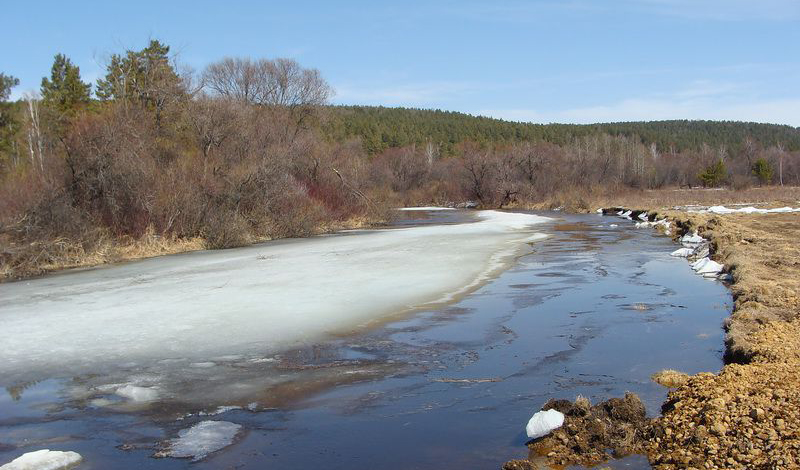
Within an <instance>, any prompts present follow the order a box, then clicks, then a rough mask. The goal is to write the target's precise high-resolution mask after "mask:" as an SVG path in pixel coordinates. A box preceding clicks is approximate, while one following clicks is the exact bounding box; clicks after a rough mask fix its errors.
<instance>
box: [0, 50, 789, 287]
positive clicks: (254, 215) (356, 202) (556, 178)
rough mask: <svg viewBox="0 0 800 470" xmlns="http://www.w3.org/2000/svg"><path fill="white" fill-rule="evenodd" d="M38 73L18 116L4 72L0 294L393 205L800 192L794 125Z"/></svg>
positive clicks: (230, 64) (230, 70)
mask: <svg viewBox="0 0 800 470" xmlns="http://www.w3.org/2000/svg"><path fill="white" fill-rule="evenodd" d="M43 74H44V75H45V76H44V77H43V78H42V82H41V87H40V90H39V92H37V93H26V94H25V95H24V97H23V98H22V99H20V100H16V101H11V100H10V99H9V97H10V95H11V90H12V89H13V88H14V87H15V86H17V85H18V80H17V79H15V78H14V77H13V73H12V71H2V73H0V279H2V278H11V277H16V276H24V275H30V274H35V273H38V272H43V271H46V270H48V269H57V268H59V267H64V266H75V265H81V264H87V263H88V264H96V263H99V262H104V261H108V260H113V259H116V258H115V257H118V253H119V247H120V246H140V245H141V244H142V243H144V244H145V245H146V247H150V246H158V247H163V246H165V245H169V244H170V243H174V244H180V243H184V242H185V241H187V240H195V241H199V243H200V244H201V245H202V246H204V247H207V248H222V247H230V246H237V245H242V244H247V243H251V242H254V241H259V240H265V239H269V238H276V237H289V236H305V235H309V234H313V233H319V232H321V231H325V230H332V229H335V228H337V227H343V226H355V225H358V224H365V223H366V224H368V223H373V222H375V221H378V220H382V219H385V217H386V216H387V214H389V213H390V211H389V209H390V208H391V207H396V205H399V204H429V203H434V204H449V203H454V202H459V201H466V200H472V201H476V202H477V203H478V204H479V205H481V206H483V207H506V206H508V205H512V204H516V205H517V206H525V205H529V204H533V203H539V204H541V203H542V201H550V202H552V204H553V206H554V207H555V206H558V205H569V206H572V207H574V208H576V209H583V210H586V209H591V207H590V203H589V202H587V201H588V199H587V198H586V195H587V194H590V193H591V192H592V191H595V190H597V189H598V188H601V189H602V190H603V191H606V192H609V191H610V192H613V191H623V190H625V191H628V190H631V189H633V190H639V189H648V188H662V187H696V186H703V187H718V186H723V185H724V186H729V187H733V188H746V187H749V186H752V185H771V184H780V185H783V184H786V185H798V184H800V131H798V129H795V128H792V127H788V126H777V125H769V124H754V123H733V122H708V121H699V122H698V121H662V122H646V123H616V124H595V125H570V124H548V125H539V124H524V123H515V122H506V121H502V120H498V119H491V118H486V117H474V116H470V115H466V114H462V113H455V112H446V111H430V110H418V109H402V108H382V107H360V106H331V105H330V103H329V98H330V97H331V95H332V92H333V90H332V89H331V87H330V86H329V85H328V83H327V82H326V81H325V79H324V78H323V76H322V74H321V73H320V72H319V71H318V70H316V69H311V68H306V67H303V66H302V65H300V64H299V63H297V62H296V61H294V60H292V59H282V58H278V59H249V58H223V59H220V60H218V61H216V62H213V63H211V64H208V65H207V66H206V67H205V68H204V69H202V70H200V71H198V72H193V71H190V70H187V69H186V68H184V67H180V64H178V63H176V60H175V57H174V56H172V55H171V54H170V48H169V46H168V45H166V44H163V43H161V42H159V41H156V40H154V41H151V42H150V43H149V44H147V45H146V47H144V48H142V49H139V50H125V51H121V52H120V53H118V54H114V55H113V56H111V58H110V60H109V62H108V64H107V70H106V73H105V75H104V76H103V77H101V78H100V79H99V80H97V82H96V83H87V82H84V81H83V79H82V78H81V74H80V70H79V68H78V67H77V66H76V65H74V64H73V63H72V62H71V60H70V59H69V58H68V57H66V56H64V55H62V54H58V55H56V56H55V57H54V60H53V64H52V68H51V70H50V71H49V73H46V71H43ZM151 242H152V243H151ZM156 242H157V243H156ZM153 244H155V245H153ZM146 247H145V248H142V250H144V252H145V254H146V252H147V250H148V249H151V248H146ZM159 249H161V248H159ZM115 253H116V254H115Z"/></svg>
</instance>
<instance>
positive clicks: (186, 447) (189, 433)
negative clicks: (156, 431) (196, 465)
mask: <svg viewBox="0 0 800 470" xmlns="http://www.w3.org/2000/svg"><path fill="white" fill-rule="evenodd" d="M241 429H242V425H241V424H236V423H230V422H228V421H201V422H199V423H197V424H195V425H194V426H192V427H191V428H189V429H184V430H182V431H180V432H178V437H177V438H176V439H172V440H171V441H169V443H168V444H167V448H166V449H164V450H162V451H159V452H157V453H156V455H155V456H156V457H174V458H179V459H186V458H190V459H192V460H201V459H203V458H205V457H206V456H207V455H208V454H210V453H212V452H216V451H218V450H220V449H224V448H225V447H228V446H229V445H231V444H233V440H234V439H235V438H236V435H237V434H238V433H239V431H240V430H241Z"/></svg>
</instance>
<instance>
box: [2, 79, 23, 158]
mask: <svg viewBox="0 0 800 470" xmlns="http://www.w3.org/2000/svg"><path fill="white" fill-rule="evenodd" d="M17 85H19V79H18V78H16V77H12V76H11V75H6V74H4V73H0V156H1V155H2V154H4V153H6V152H8V151H9V150H10V149H11V145H12V144H11V141H12V139H13V136H14V134H15V133H16V128H17V122H16V120H15V119H14V116H13V109H12V108H13V103H8V102H7V101H8V98H9V97H10V96H11V89H12V88H14V87H15V86H17Z"/></svg>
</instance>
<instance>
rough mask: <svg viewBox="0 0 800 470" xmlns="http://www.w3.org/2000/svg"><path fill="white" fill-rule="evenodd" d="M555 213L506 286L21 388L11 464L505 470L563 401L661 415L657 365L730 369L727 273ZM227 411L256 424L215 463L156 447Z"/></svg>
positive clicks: (636, 463) (9, 435)
mask: <svg viewBox="0 0 800 470" xmlns="http://www.w3.org/2000/svg"><path fill="white" fill-rule="evenodd" d="M446 212H448V213H450V212H452V211H446ZM410 215H411V214H410ZM552 216H553V217H560V218H561V219H562V220H559V221H555V222H551V223H548V224H546V225H542V226H539V227H537V228H536V230H539V231H544V232H547V233H549V234H551V237H550V238H548V239H545V240H542V241H539V242H536V243H534V244H532V245H531V246H530V247H529V248H528V250H527V252H526V253H523V254H522V255H521V256H520V258H519V259H518V261H517V262H516V263H515V264H514V265H513V266H512V268H511V269H509V270H507V271H505V272H503V273H502V274H501V275H500V276H499V277H498V278H497V279H495V280H493V281H492V282H490V283H489V284H487V285H485V286H483V287H481V288H480V289H478V290H477V291H475V292H474V293H472V294H470V295H468V296H466V297H465V298H463V299H461V300H460V301H458V302H456V303H454V304H451V305H449V306H445V307H439V308H435V309H430V310H427V311H420V312H417V313H412V314H409V315H406V316H405V317H404V318H400V319H397V320H396V321H393V322H390V323H388V324H385V325H383V326H377V327H375V328H373V329H371V330H369V331H367V332H364V333H358V334H349V335H338V336H328V337H323V338H320V339H319V340H317V341H314V342H312V343H310V344H308V345H303V346H301V347H296V348H291V349H289V350H285V351H278V352H273V353H270V354H262V355H257V354H252V351H249V352H247V353H243V354H234V353H228V354H226V355H221V356H216V357H213V358H208V360H203V361H199V360H192V359H190V358H183V357H164V358H160V359H158V360H154V361H148V362H146V363H142V364H128V365H125V366H119V367H118V368H115V369H114V370H109V371H107V372H106V373H104V374H102V375H94V374H92V373H91V372H92V371H86V372H85V373H83V374H76V375H74V376H71V377H68V378H61V379H56V378H53V379H48V380H44V381H40V382H36V383H14V384H5V385H7V386H8V388H7V390H8V394H6V395H5V396H3V397H2V398H0V463H4V462H7V461H10V460H12V459H13V458H15V457H16V456H19V455H21V454H22V453H23V452H27V451H30V450H37V449H39V448H49V449H53V450H73V451H77V452H79V453H80V454H81V455H83V456H84V458H85V462H84V463H83V464H82V465H81V467H80V468H82V469H83V468H112V467H113V468H122V469H128V468H130V469H134V468H188V467H190V466H191V467H193V468H234V467H235V468H245V469H247V468H252V469H260V468H314V467H324V468H333V469H346V468H368V467H379V468H387V469H395V468H396V469H404V468H422V469H426V468H431V469H433V468H442V464H443V463H446V467H453V468H455V467H463V468H466V469H471V468H475V469H479V468H480V469H485V468H499V466H500V464H501V463H502V462H504V461H505V460H508V459H510V458H519V457H524V456H525V455H526V454H527V449H526V448H525V446H524V442H525V441H526V439H527V438H526V435H525V424H526V422H527V421H528V419H529V418H530V417H531V415H532V414H533V413H534V412H536V411H538V410H539V408H540V407H541V405H542V404H543V403H544V402H545V401H547V399H549V398H553V397H554V398H570V399H573V398H574V397H575V395H577V394H582V395H584V396H587V397H589V398H591V399H593V400H594V401H596V400H601V399H605V398H608V397H610V396H621V395H622V394H623V393H624V392H625V391H626V390H630V391H634V392H636V393H639V394H640V395H641V396H642V398H643V399H644V401H645V403H646V404H647V406H648V411H649V412H650V413H651V414H654V413H656V412H657V410H658V407H659V406H660V403H661V402H662V400H663V399H664V398H665V396H666V390H665V389H663V388H661V387H660V386H658V385H656V384H653V383H652V382H650V380H649V376H650V375H651V374H652V373H654V372H656V371H658V370H661V369H663V368H674V369H678V370H682V371H685V372H688V373H694V372H699V371H704V370H710V371H713V370H717V369H719V367H720V366H721V348H722V331H721V322H722V319H723V318H724V317H725V316H726V315H727V313H728V311H729V308H730V296H729V294H728V293H727V291H726V289H725V288H724V287H723V286H722V285H721V284H720V283H718V282H715V281H710V280H706V279H703V278H701V277H699V276H696V275H694V273H693V272H692V271H691V269H690V268H689V266H688V265H687V263H686V262H685V260H683V259H679V258H674V257H670V256H669V254H670V252H672V251H674V249H675V246H674V244H673V243H671V241H670V240H669V239H667V238H666V237H661V236H658V235H656V234H655V232H651V231H648V230H639V231H636V230H629V229H628V228H629V227H628V224H630V226H631V227H632V226H633V224H632V223H628V222H623V223H621V227H618V228H608V227H607V226H605V227H603V225H604V224H605V225H607V224H608V219H607V218H606V219H604V218H603V217H601V216H596V215H592V216H564V215H561V214H552ZM415 217H416V216H415ZM431 217H436V216H434V215H432V216H431ZM448 217H449V215H448ZM126 387H128V388H126ZM131 387H141V388H142V389H146V390H140V389H137V388H131ZM165 391H169V393H164V392H165ZM126 393H127V394H128V395H131V396H137V397H142V398H145V400H144V401H135V400H131V399H129V398H126V397H125V396H123V395H125V394H126ZM209 416H212V417H211V418H209ZM210 419H211V420H217V421H225V422H229V423H235V424H238V425H241V426H242V430H243V431H242V432H241V433H240V434H239V437H238V438H237V440H235V441H234V442H233V444H232V445H231V446H228V447H226V448H224V449H222V450H221V451H219V452H216V453H212V454H210V455H209V456H208V457H206V458H205V459H204V460H201V461H199V462H195V463H190V462H189V461H188V460H179V459H170V458H167V459H152V458H151V457H150V456H151V455H153V453H154V452H156V451H157V450H158V449H159V448H160V447H159V446H160V445H162V444H163V443H164V442H165V441H169V440H172V439H176V438H178V437H179V432H180V431H182V430H186V429H190V428H191V427H192V426H194V425H196V424H197V423H200V422H202V421H207V420H210ZM613 465H614V466H619V467H624V468H641V467H646V463H645V462H644V460H643V459H642V458H641V457H635V456H634V457H632V458H629V459H626V460H623V461H621V462H616V463H615V464H613Z"/></svg>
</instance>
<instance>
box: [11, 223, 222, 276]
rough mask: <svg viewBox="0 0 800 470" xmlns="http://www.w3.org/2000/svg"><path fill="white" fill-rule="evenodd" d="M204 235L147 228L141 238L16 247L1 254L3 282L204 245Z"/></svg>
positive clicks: (103, 237) (57, 241)
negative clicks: (186, 236)
mask: <svg viewBox="0 0 800 470" xmlns="http://www.w3.org/2000/svg"><path fill="white" fill-rule="evenodd" d="M205 248H206V246H205V241H204V240H203V239H201V238H189V239H184V238H175V237H162V236H159V235H157V234H155V233H154V231H153V229H152V228H148V229H147V231H146V232H145V234H144V235H142V236H141V237H140V238H138V239H130V238H124V239H117V240H115V239H113V238H111V237H108V236H104V235H101V236H99V237H98V239H97V240H96V241H94V242H93V243H92V244H91V246H86V245H84V244H83V243H80V242H76V241H73V240H68V239H66V238H58V239H55V240H48V241H46V242H37V243H31V244H30V245H28V246H24V247H17V249H16V250H15V251H14V252H13V253H11V252H9V254H8V256H6V257H3V258H0V282H1V281H7V280H11V279H23V278H26V277H31V276H37V275H41V274H45V273H48V272H53V271H60V270H64V269H71V268H80V267H90V266H98V265H101V264H107V263H115V262H120V261H128V260H135V259H142V258H152V257H154V256H161V255H167V254H174V253H183V252H186V251H196V250H202V249H205Z"/></svg>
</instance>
